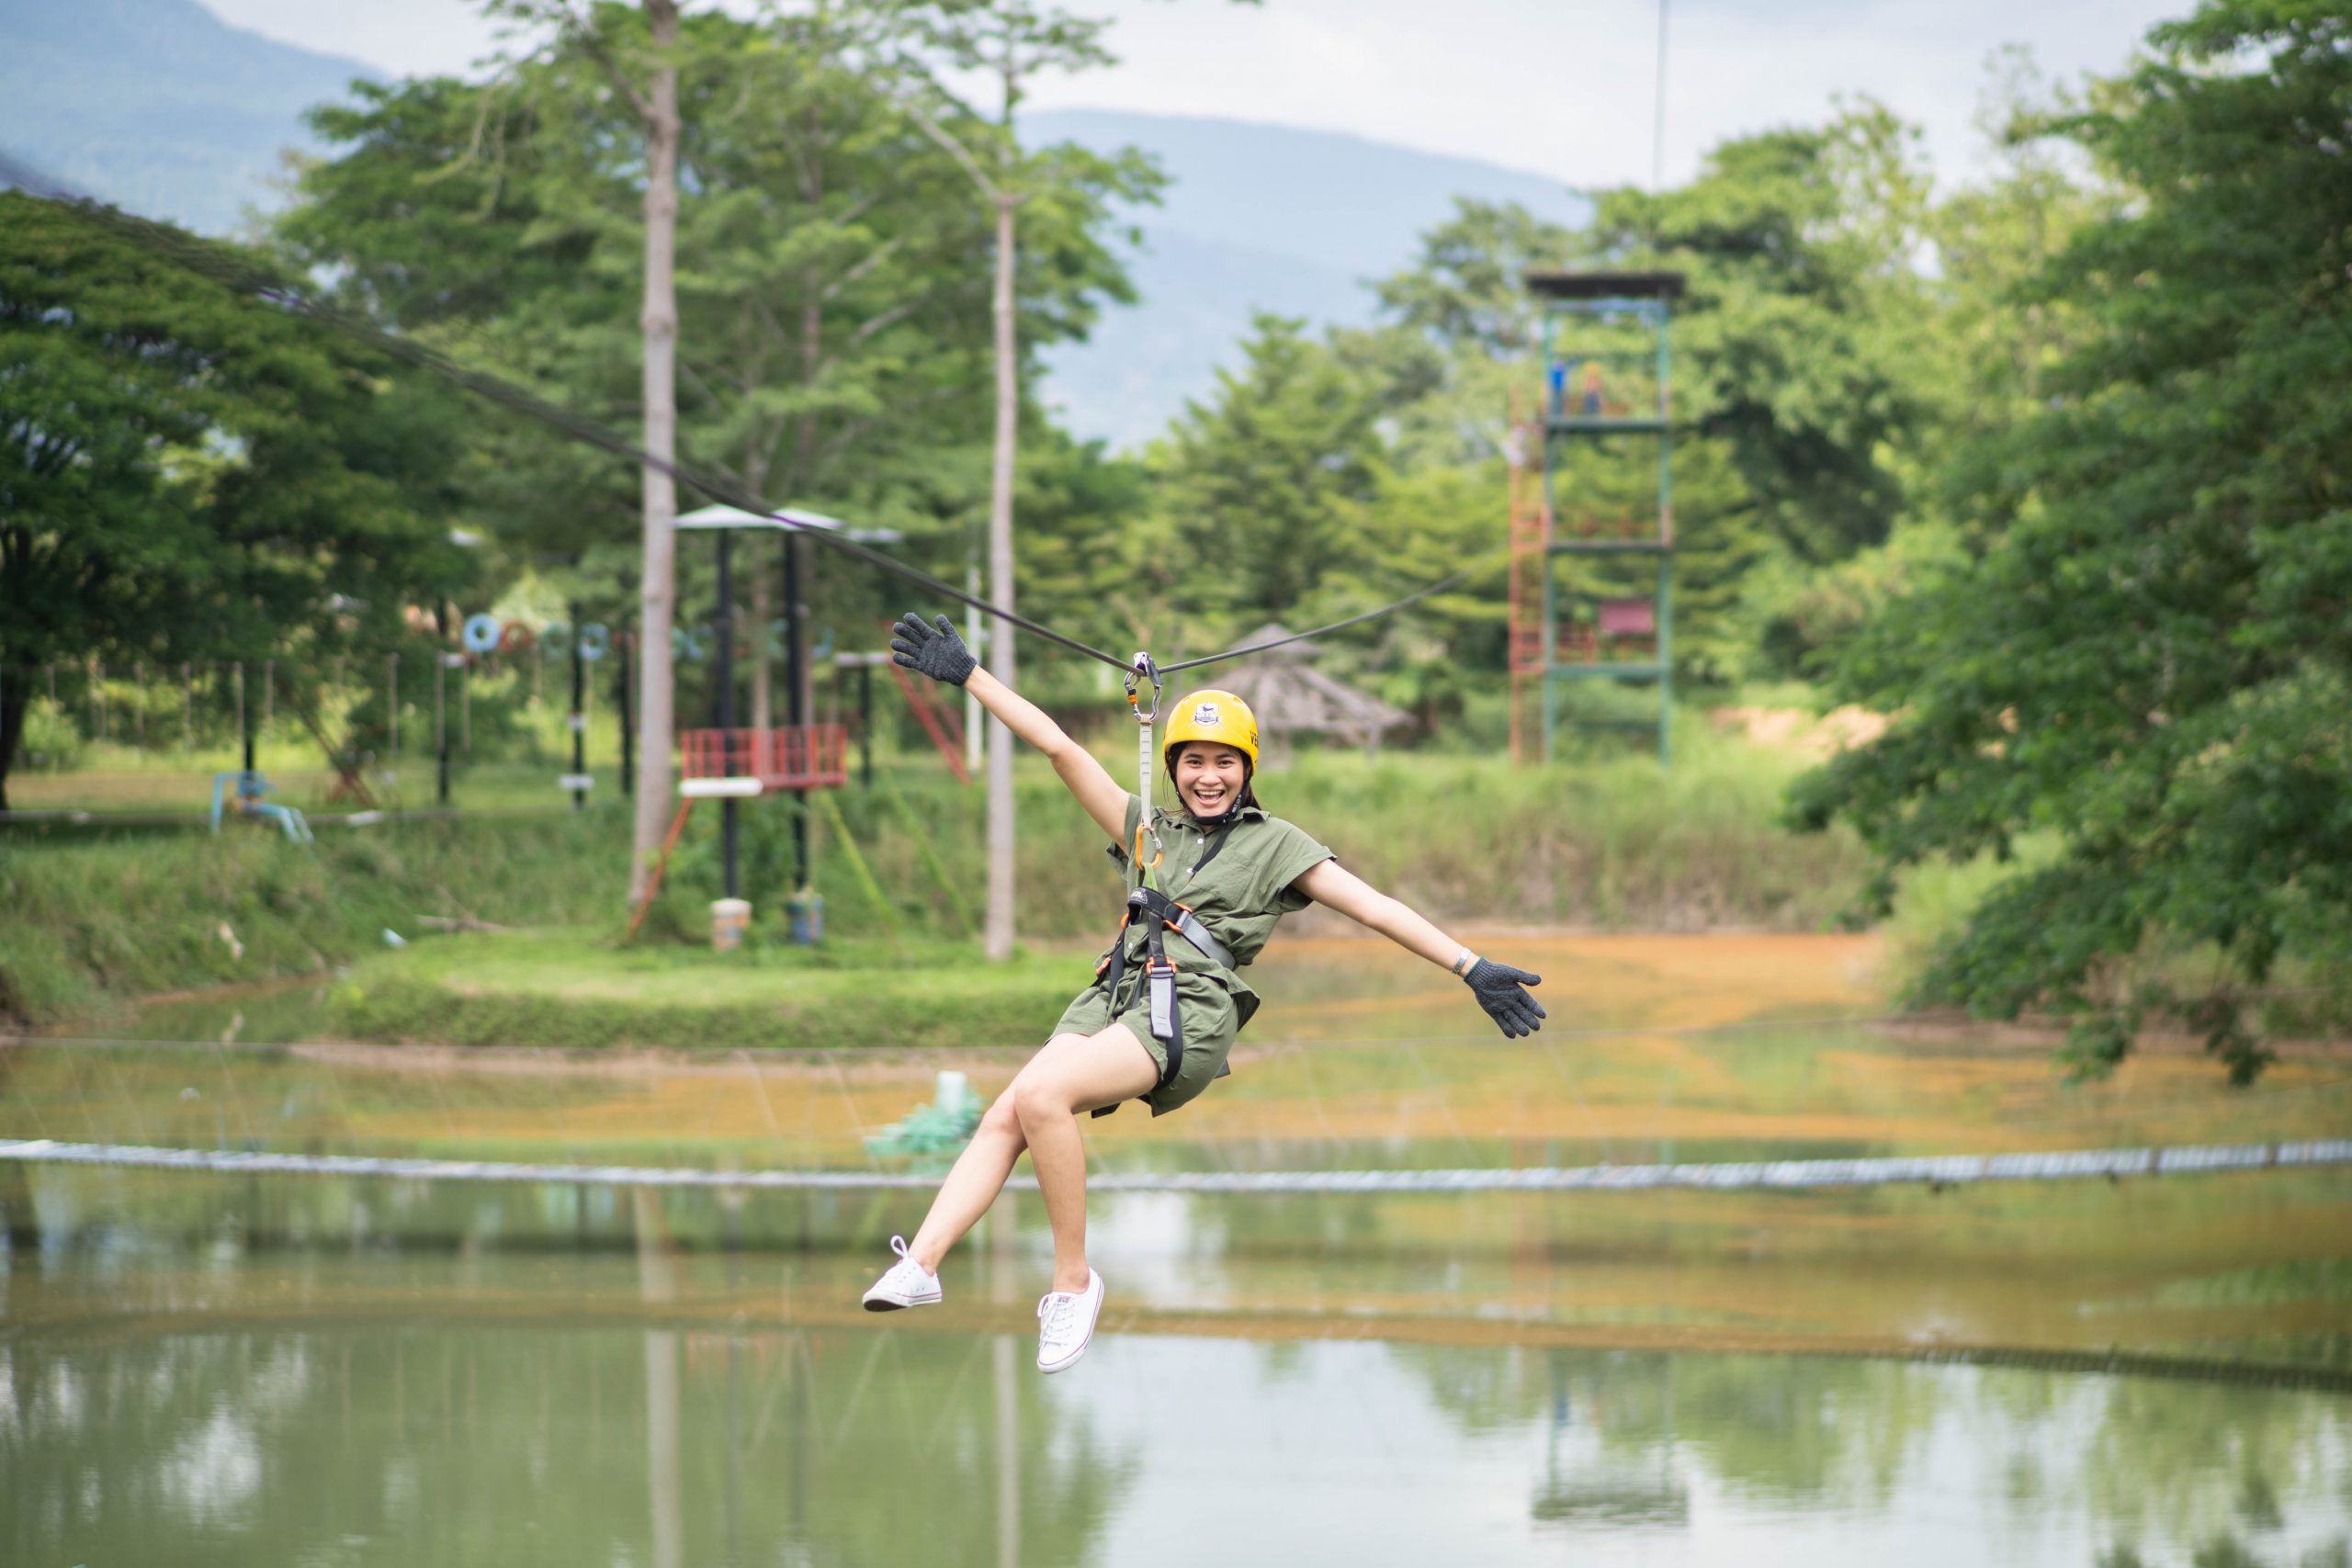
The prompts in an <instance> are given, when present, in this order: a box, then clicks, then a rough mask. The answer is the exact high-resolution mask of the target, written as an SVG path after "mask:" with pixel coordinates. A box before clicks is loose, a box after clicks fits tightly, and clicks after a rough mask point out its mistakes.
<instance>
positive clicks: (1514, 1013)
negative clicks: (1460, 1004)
mask: <svg viewBox="0 0 2352 1568" xmlns="http://www.w3.org/2000/svg"><path fill="white" fill-rule="evenodd" d="M1462 978H1463V982H1464V984H1466V985H1467V986H1468V987H1470V994H1471V995H1472V996H1475V997H1476V998H1478V1005H1479V1006H1480V1007H1482V1008H1485V1009H1486V1010H1487V1017H1488V1018H1491V1019H1493V1020H1494V1021H1495V1027H1496V1028H1498V1029H1499V1030H1501V1031H1502V1032H1504V1033H1505V1034H1509V1035H1511V1036H1513V1037H1517V1036H1519V1035H1521V1034H1532V1033H1534V1032H1536V1031H1537V1030H1539V1029H1541V1028H1543V1027H1544V1023H1543V1020H1544V1004H1543V1003H1542V1002H1539V1001H1537V1000H1536V999H1535V998H1533V997H1531V996H1529V995H1528V994H1527V987H1530V986H1540V985H1542V984H1543V983H1544V976H1541V975H1531V974H1529V973H1528V972H1527V971H1526V970H1524V969H1514V968H1512V967H1511V966H1510V964H1498V963H1496V962H1495V961H1494V960H1493V959H1491V958H1481V959H1480V960H1478V962H1477V963H1476V964H1472V965H1470V968H1469V971H1468V972H1467V973H1466V974H1464V976H1462Z"/></svg>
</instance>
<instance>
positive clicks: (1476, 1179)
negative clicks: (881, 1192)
mask: <svg viewBox="0 0 2352 1568" xmlns="http://www.w3.org/2000/svg"><path fill="white" fill-rule="evenodd" d="M0 1159H5V1160H17V1161H21V1162H24V1163H28V1164H43V1165H93V1166H119V1167H132V1168H142V1169H154V1170H199V1171H217V1172H225V1173H230V1174H235V1175H250V1176H345V1177H372V1178H379V1179H391V1180H399V1181H545V1182H560V1183H585V1184H590V1185H602V1186H616V1187H716V1188H725V1189H733V1190H743V1189H755V1190H787V1191H796V1190H797V1191H810V1190H816V1191H821V1190H873V1189H880V1188H906V1189H919V1190H928V1189H931V1188H934V1187H936V1186H938V1185H939V1182H940V1175H939V1173H937V1172H924V1171H884V1170H702V1169H695V1168H685V1167H675V1166H673V1167H651V1166H627V1165H537V1164H532V1163H529V1162H525V1161H513V1160H461V1159H407V1158H388V1157H379V1156H368V1155H300V1154H268V1153H264V1152H260V1151H247V1150H236V1149H167V1148H150V1147H145V1146H142V1145H136V1144H72V1143H60V1142H58V1141H56V1140H54V1139H50V1138H16V1139H8V1140H0ZM2347 1165H2352V1138H2324V1139H2318V1140H2314V1141H2310V1142H2303V1143H2273V1144H2191V1145H2174V1146H2170V1147H2165V1148H2124V1149H2056V1150H2050V1151H2046V1152H2041V1153H2029V1154H1985V1155H1911V1156H1892V1157H1888V1158H1882V1159H1799V1160H1758V1161H1747V1162H1737V1163H1725V1164H1714V1165H1584V1166H1539V1167H1532V1168H1521V1169H1517V1170H1498V1169H1470V1170H1460V1169H1456V1170H1261V1171H1237V1170H1217V1171H1126V1172H1103V1173H1101V1174H1096V1175H1090V1176H1089V1177H1088V1178H1087V1188H1088V1190H1090V1191H1095V1192H1188V1193H1198V1194H1204V1195H1206V1194H1237V1195H1272V1194H1315V1193H1320V1194H1333V1195H1349V1194H1374V1193H1462V1192H1583V1191H1604V1192H1623V1191H1652V1190H1660V1189H1665V1188H1695V1189H1700V1190H1711V1191H1740V1190H1777V1191H1803V1190H1813V1189H1816V1188H1826V1187H1886V1186H1907V1185H1913V1184H1924V1185H1927V1186H1929V1187H1936V1188H1942V1187H1960V1186H1968V1185H1972V1184H1974V1183H1978V1182H1986V1181H2084V1180H2092V1179H2102V1178H2103V1179H2108V1180H2120V1179H2122V1178H2124V1177H2127V1176H2193V1175H2206V1174H2211V1173H2213V1172H2217V1171H2232V1170H2289V1169H2297V1170H2300V1169H2316V1168H2324V1167H2335V1166H2347ZM1007 1185H1008V1186H1010V1187H1012V1188H1015V1189H1018V1190H1025V1191H1035V1190H1036V1186H1037V1183H1036V1181H1035V1179H1033V1178H1029V1177H1015V1178H1013V1179H1012V1181H1011V1182H1009V1183H1007Z"/></svg>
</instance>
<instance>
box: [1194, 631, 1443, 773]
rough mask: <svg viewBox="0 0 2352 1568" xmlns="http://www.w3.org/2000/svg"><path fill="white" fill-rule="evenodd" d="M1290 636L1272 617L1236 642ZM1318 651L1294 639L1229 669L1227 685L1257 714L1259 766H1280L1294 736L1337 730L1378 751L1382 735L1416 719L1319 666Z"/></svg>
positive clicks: (1246, 643)
mask: <svg viewBox="0 0 2352 1568" xmlns="http://www.w3.org/2000/svg"><path fill="white" fill-rule="evenodd" d="M1290 635H1291V634H1290V631H1289V629H1288V628H1287V627H1285V626H1281V625H1279V624H1278V623H1275V622H1271V621H1270V622H1268V623H1267V624H1266V625H1264V626H1260V627H1259V628H1258V629H1257V630H1256V631H1254V632H1251V633H1250V635H1249V636H1248V637H1243V638H1242V639H1241V640H1240V641H1239V642H1238V643H1237V644H1236V645H1235V646H1236V647H1239V648H1248V647H1250V646H1251V645H1252V644H1254V643H1261V642H1273V641H1276V640H1278V639H1280V638H1283V637H1288V636H1290ZM1315 656H1316V649H1315V645H1314V644H1313V643H1311V642H1295V643H1292V644H1290V645H1289V646H1288V647H1286V648H1276V649H1268V650H1267V651H1266V652H1264V653H1261V654H1257V655H1254V656H1253V657H1251V658H1250V659H1247V660H1242V661H1241V662H1240V663H1238V664H1236V665H1234V666H1233V667H1232V669H1231V670H1229V671H1227V672H1226V676H1225V681H1224V684H1225V687H1226V689H1227V691H1230V692H1231V693H1233V694H1234V695H1235V696H1238V697H1239V698H1240V699H1241V700H1242V701H1243V702H1245V703H1248V704H1249V705H1250V709H1251V711H1253V712H1254V713H1256V714H1257V716H1258V730H1259V736H1258V751H1259V761H1260V766H1261V767H1266V768H1275V767H1280V766H1281V765H1282V764H1283V761H1286V760H1287V759H1288V756H1289V751H1290V747H1289V740H1290V738H1291V737H1292V736H1294V735H1301V734H1310V735H1335V736H1338V737H1339V738H1340V739H1342V740H1345V741H1347V742H1348V743H1349V744H1351V745H1354V746H1361V747H1363V749H1364V750H1366V751H1377V750H1379V749H1380V738H1381V737H1382V736H1383V735H1385V734H1386V733H1387V732H1388V731H1389V730H1392V729H1397V728H1403V727H1404V726H1406V725H1408V724H1410V723H1412V722H1413V719H1412V716H1411V715H1410V714H1408V713H1406V712H1405V711H1404V710H1403V709H1401V708H1395V707H1391V706H1390V705H1388V704H1386V703H1384V702H1382V701H1381V700H1380V699H1379V698H1378V697H1375V696H1374V695H1372V694H1370V693H1369V692H1360V691H1358V690H1356V689H1355V688H1354V687H1353V686H1351V685H1349V684H1348V683H1347V682H1344V681H1340V680H1335V679H1333V678H1332V677H1331V676H1329V675H1326V674H1324V673H1323V672H1322V671H1320V670H1317V669H1316V668H1315Z"/></svg>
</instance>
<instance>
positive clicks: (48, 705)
mask: <svg viewBox="0 0 2352 1568" xmlns="http://www.w3.org/2000/svg"><path fill="white" fill-rule="evenodd" d="M89 749H90V743H89V741H88V740H87V739H85V738H84V736H83V734H82V727H81V726H80V725H78V724H75V723H74V720H73V719H72V718H71V717H69V716H67V715H66V713H65V711H64V708H63V706H62V705H61V704H58V703H53V702H51V701H50V700H49V699H48V698H47V697H41V698H39V699H37V700H36V701H35V702H34V703H33V704H32V705H31V706H30V707H29V708H28V709H27V710H26V713H25V720H24V728H23V729H22V730H21V731H20V732H19V733H18V735H17V757H16V761H17V763H18V765H20V766H26V767H30V768H32V769H34V770H36V771H37V772H40V773H71V772H72V771H73V770H74V769H75V768H78V767H80V766H81V765H82V759H83V757H84V756H85V754H87V752H88V751H89Z"/></svg>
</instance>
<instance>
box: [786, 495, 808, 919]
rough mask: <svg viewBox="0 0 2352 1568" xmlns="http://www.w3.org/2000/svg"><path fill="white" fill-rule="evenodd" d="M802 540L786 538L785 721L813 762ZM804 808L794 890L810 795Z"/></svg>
mask: <svg viewBox="0 0 2352 1568" xmlns="http://www.w3.org/2000/svg"><path fill="white" fill-rule="evenodd" d="M800 633H801V625H800V540H799V538H798V536H786V538H785V541H784V684H785V708H784V713H785V722H786V724H788V725H790V726H791V727H792V731H793V734H794V736H795V738H796V742H797V744H799V745H800V746H801V747H802V748H803V750H802V756H803V758H804V759H806V760H808V761H814V758H813V757H812V756H810V755H809V751H808V750H807V746H808V740H809V730H808V728H807V726H808V723H809V705H808V692H807V689H806V688H807V682H806V680H805V679H804V676H805V673H806V671H807V670H808V664H809V650H808V649H805V648H803V647H802V646H801V644H800ZM799 804H800V807H801V809H799V810H797V811H795V812H794V813H793V814H792V886H793V889H794V891H796V892H797V891H798V890H799V889H801V888H803V887H806V886H809V812H808V805H809V801H808V797H807V795H805V794H804V795H802V797H801V799H800V803H799Z"/></svg>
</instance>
